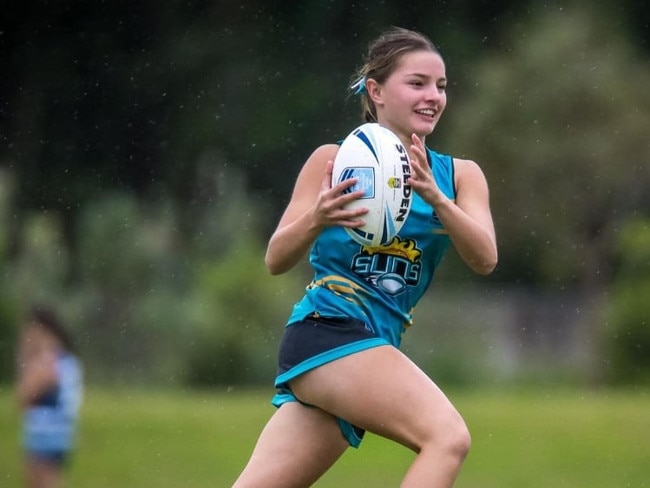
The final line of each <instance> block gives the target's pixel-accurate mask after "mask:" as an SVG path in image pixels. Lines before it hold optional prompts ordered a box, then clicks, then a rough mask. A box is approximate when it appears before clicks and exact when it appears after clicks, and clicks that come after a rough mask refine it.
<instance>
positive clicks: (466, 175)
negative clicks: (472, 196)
mask: <svg viewBox="0 0 650 488" xmlns="http://www.w3.org/2000/svg"><path fill="white" fill-rule="evenodd" d="M454 174H455V180H456V187H457V188H459V189H460V187H461V186H462V185H463V184H465V185H470V184H471V185H475V184H481V185H487V182H486V179H485V175H484V174H483V170H482V169H481V167H480V166H479V165H478V163H477V162H476V161H473V160H471V159H460V158H454Z"/></svg>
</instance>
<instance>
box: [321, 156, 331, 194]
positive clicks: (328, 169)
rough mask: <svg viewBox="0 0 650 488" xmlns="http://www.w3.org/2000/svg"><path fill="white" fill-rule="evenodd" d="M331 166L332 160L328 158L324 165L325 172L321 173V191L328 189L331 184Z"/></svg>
mask: <svg viewBox="0 0 650 488" xmlns="http://www.w3.org/2000/svg"><path fill="white" fill-rule="evenodd" d="M332 168H334V161H332V160H331V159H330V160H328V161H327V164H326V165H325V173H324V174H323V183H322V184H321V190H323V191H325V190H329V189H330V188H332V186H333V183H334V182H333V181H332Z"/></svg>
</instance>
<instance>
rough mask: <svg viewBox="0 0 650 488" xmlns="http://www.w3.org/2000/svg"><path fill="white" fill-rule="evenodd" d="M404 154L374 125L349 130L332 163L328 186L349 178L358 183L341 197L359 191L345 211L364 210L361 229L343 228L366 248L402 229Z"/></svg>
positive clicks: (407, 197) (407, 196)
mask: <svg viewBox="0 0 650 488" xmlns="http://www.w3.org/2000/svg"><path fill="white" fill-rule="evenodd" d="M410 175H411V167H410V164H409V159H408V153H407V151H406V148H405V147H404V145H403V144H402V143H401V141H400V140H399V138H398V137H397V136H396V135H395V134H394V133H393V132H391V131H390V130H388V129H386V128H385V127H382V126H381V125H379V124H377V123H367V124H363V125H361V126H360V127H357V128H356V129H355V130H353V131H352V132H351V133H350V134H349V135H348V136H347V137H346V138H345V139H344V141H343V143H342V144H341V147H340V148H339V151H338V153H337V155H336V158H335V159H334V168H333V170H332V184H337V183H340V182H341V181H344V180H347V179H349V178H357V179H358V181H357V183H356V184H355V185H353V186H352V187H350V188H348V189H346V190H345V191H344V193H349V192H353V191H357V190H363V192H364V194H363V196H362V197H361V198H359V199H358V200H355V201H353V202H351V203H349V204H348V205H347V206H346V208H349V209H355V208H359V207H366V208H368V210H369V211H368V213H367V214H365V215H364V216H363V217H362V218H363V220H364V221H365V225H364V226H362V227H359V228H347V227H346V228H345V230H346V231H347V233H348V234H349V235H350V236H351V237H352V238H353V239H354V240H355V241H357V242H359V243H360V244H362V245H366V246H379V245H381V244H386V243H388V242H389V241H390V240H391V239H392V238H393V237H394V236H395V235H396V234H397V233H398V232H399V231H400V229H401V228H402V226H403V225H404V222H405V221H406V218H407V217H408V214H409V212H410V209H411V199H412V190H411V187H410V185H409V184H408V179H409V178H410Z"/></svg>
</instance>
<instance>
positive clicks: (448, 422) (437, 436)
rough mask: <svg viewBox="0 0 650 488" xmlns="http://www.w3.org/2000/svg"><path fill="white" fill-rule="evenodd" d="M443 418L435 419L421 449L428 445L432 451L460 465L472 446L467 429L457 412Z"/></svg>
mask: <svg viewBox="0 0 650 488" xmlns="http://www.w3.org/2000/svg"><path fill="white" fill-rule="evenodd" d="M445 417H446V418H444V419H440V417H438V418H437V419H436V422H435V426H434V427H433V428H432V429H431V431H430V435H429V436H428V437H427V442H425V444H424V445H422V448H425V446H426V445H427V444H428V447H431V448H432V449H433V450H434V451H436V452H438V453H443V454H444V455H446V456H449V457H450V458H454V459H455V460H456V461H458V462H459V463H461V462H462V461H463V460H464V459H465V457H466V456H467V453H468V452H469V449H470V447H471V444H472V438H471V435H470V433H469V429H468V428H467V425H466V424H465V421H464V420H463V418H462V417H461V416H460V414H459V413H458V412H455V411H454V412H452V413H451V414H449V415H448V416H445Z"/></svg>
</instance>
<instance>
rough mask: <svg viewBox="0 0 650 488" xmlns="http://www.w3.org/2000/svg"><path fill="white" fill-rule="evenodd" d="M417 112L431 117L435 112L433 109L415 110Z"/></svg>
mask: <svg viewBox="0 0 650 488" xmlns="http://www.w3.org/2000/svg"><path fill="white" fill-rule="evenodd" d="M416 112H417V113H419V114H422V115H428V116H429V117H433V116H434V115H435V114H436V113H435V112H434V111H433V110H429V109H426V110H416Z"/></svg>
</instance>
